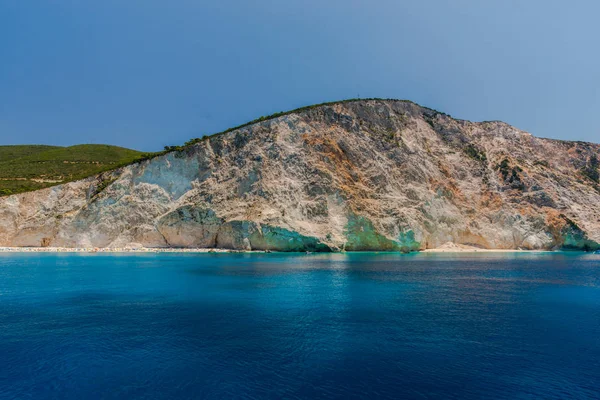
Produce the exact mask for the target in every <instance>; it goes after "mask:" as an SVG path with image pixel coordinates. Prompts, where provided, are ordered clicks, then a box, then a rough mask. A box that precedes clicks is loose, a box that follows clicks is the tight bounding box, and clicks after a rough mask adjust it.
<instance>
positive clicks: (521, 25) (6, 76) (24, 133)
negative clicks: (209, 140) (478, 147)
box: [0, 0, 600, 151]
mask: <svg viewBox="0 0 600 400" xmlns="http://www.w3.org/2000/svg"><path fill="white" fill-rule="evenodd" d="M598 15H600V2H598V1H597V0H589V1H584V0H571V1H568V2H567V1H555V0H486V1H483V0H453V1H448V0H437V1H436V0H419V1H416V0H411V1H404V0H302V1H298V0H285V1H283V0H253V1H248V0H216V1H202V0H169V1H167V0H164V1H159V0H102V1H81V0H18V1H16V0H0V144H33V143H40V144H53V145H64V146H66V145H73V144H79V143H107V144H115V145H119V146H125V147H131V148H135V149H139V150H144V151H156V150H161V149H162V148H163V146H165V145H177V144H182V143H183V142H185V141H186V140H188V139H190V138H194V137H200V136H202V135H205V134H211V133H215V132H219V131H222V130H224V129H227V128H229V127H232V126H236V125H239V124H242V123H244V122H247V121H249V120H252V119H255V118H257V117H259V116H261V115H268V114H272V113H274V112H278V111H285V110H289V109H294V108H297V107H301V106H305V105H310V104H314V103H321V102H325V101H334V100H341V99H346V98H355V97H363V98H365V97H383V98H398V99H409V100H412V101H415V102H417V103H419V104H421V105H424V106H428V107H431V108H435V109H437V110H440V111H443V112H446V113H448V114H451V115H452V116H454V117H457V118H461V119H469V120H473V121H483V120H502V121H505V122H507V123H510V124H512V125H514V126H516V127H518V128H520V129H524V130H526V131H528V132H531V133H533V134H534V135H536V136H541V137H550V138H558V139H566V140H584V141H593V142H600V127H599V121H600V119H599V118H598V112H599V110H600V53H599V52H598V40H599V39H600V24H598V23H597V19H598Z"/></svg>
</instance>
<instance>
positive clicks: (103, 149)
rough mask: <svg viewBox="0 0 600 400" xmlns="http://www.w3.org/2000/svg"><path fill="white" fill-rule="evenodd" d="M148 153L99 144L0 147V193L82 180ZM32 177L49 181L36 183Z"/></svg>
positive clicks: (4, 193) (24, 190)
mask: <svg viewBox="0 0 600 400" xmlns="http://www.w3.org/2000/svg"><path fill="white" fill-rule="evenodd" d="M147 156H148V154H147V153H142V152H139V151H135V150H130V149H126V148H123V147H117V146H109V145H100V144H84V145H77V146H71V147H55V146H38V145H32V146H26V145H22V146H0V195H7V194H14V193H21V192H27V191H30V190H37V189H42V188H45V187H48V186H53V185H56V184H60V183H64V182H69V181H73V180H77V179H82V178H85V177H88V176H90V175H94V174H97V173H99V172H102V171H106V170H110V169H114V168H117V167H119V166H122V165H126V164H130V163H132V162H134V161H136V160H138V159H140V158H143V157H147ZM33 179H43V180H48V181H52V182H36V181H34V180H33Z"/></svg>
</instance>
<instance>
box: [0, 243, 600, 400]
mask: <svg viewBox="0 0 600 400" xmlns="http://www.w3.org/2000/svg"><path fill="white" fill-rule="evenodd" d="M599 338H600V256H598V255H591V254H582V253H468V254H411V255H400V254H386V253H379V254H376V253H361V254H311V255H305V254H276V253H275V254H201V255H194V254H164V255H157V254H136V255H121V256H115V255H106V254H95V255H85V254H70V255H61V254H22V255H19V254H2V255H0V355H1V356H2V369H1V372H0V398H2V399H4V398H8V399H10V398H15V399H17V398H36V399H37V398H61V399H63V398H73V399H81V398H137V397H141V398H157V399H158V398H161V399H162V398H230V397H236V398H239V397H242V398H277V399H280V398H344V399H347V398H416V397H425V398H428V397H444V398H460V399H468V398H482V397H485V398H506V399H514V398H524V397H527V398H532V397H533V398H569V397H570V398H598V397H600V387H599V386H598V384H597V382H600V362H599V361H598V360H600V339H599Z"/></svg>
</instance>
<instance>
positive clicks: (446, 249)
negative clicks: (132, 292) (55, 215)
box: [0, 245, 560, 254]
mask: <svg viewBox="0 0 600 400" xmlns="http://www.w3.org/2000/svg"><path fill="white" fill-rule="evenodd" d="M557 251H560V250H523V249H482V248H478V247H471V246H463V245H453V246H447V245H445V246H442V247H438V248H435V249H425V250H419V251H415V252H411V253H413V254H414V253H551V252H557ZM0 253H279V251H277V250H235V249H219V248H173V247H0ZM282 253H283V252H282ZM285 253H308V254H313V253H315V254H316V253H317V252H311V251H299V252H285ZM332 253H336V252H332ZM341 253H345V252H341ZM348 253H390V254H393V253H400V252H396V251H384V250H370V251H353V252H348ZM411 253H405V254H411Z"/></svg>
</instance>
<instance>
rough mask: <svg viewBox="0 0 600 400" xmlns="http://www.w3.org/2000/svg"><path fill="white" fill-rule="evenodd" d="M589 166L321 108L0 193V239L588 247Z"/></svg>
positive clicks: (426, 122)
mask: <svg viewBox="0 0 600 400" xmlns="http://www.w3.org/2000/svg"><path fill="white" fill-rule="evenodd" d="M599 157H600V146H599V145H597V144H591V143H582V142H566V141H559V140H549V139H540V138H536V137H533V136H532V135H530V134H529V133H526V132H523V131H520V130H518V129H516V128H513V127H511V126H509V125H507V124H505V123H502V122H481V123H473V122H469V121H461V120H456V119H453V118H451V117H450V116H448V115H445V114H442V113H439V112H436V111H433V110H430V109H427V108H423V107H420V106H418V105H416V104H414V103H411V102H407V101H393V100H368V101H367V100H365V101H353V102H343V103H336V104H329V105H323V106H318V107H313V108H309V109H305V110H302V111H298V112H293V113H290V114H287V115H283V116H279V117H277V118H274V119H270V120H265V121H262V122H258V123H255V124H252V125H249V126H246V127H242V128H239V129H236V130H233V131H230V132H227V133H224V134H219V135H215V136H212V137H207V138H204V139H203V140H201V141H199V142H198V143H195V144H193V145H191V146H187V147H185V148H183V150H180V151H173V152H170V153H168V154H165V155H162V156H159V157H156V158H154V159H151V160H147V161H143V162H140V163H137V164H133V165H130V166H127V167H124V168H121V169H118V170H115V171H112V172H109V173H104V174H101V175H98V176H95V177H91V178H88V179H85V180H82V181H78V182H73V183H68V184H64V185H60V186H56V187H52V188H48V189H44V190H39V191H35V192H30V193H25V194H19V195H14V196H9V197H4V198H1V199H0V245H1V246H63V247H120V246H125V245H127V244H129V243H140V244H142V245H144V246H147V247H216V248H234V249H272V250H284V251H299V250H302V251H303V250H315V251H326V250H333V251H338V250H344V249H345V250H396V251H412V250H420V249H427V248H435V247H438V246H441V245H442V244H444V243H447V242H453V243H456V244H465V245H473V246H477V247H481V248H494V249H516V248H521V249H559V248H572V249H595V248H598V247H599V245H598V242H600V186H599V182H598V181H599V178H598V164H599V163H598V158H599Z"/></svg>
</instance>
